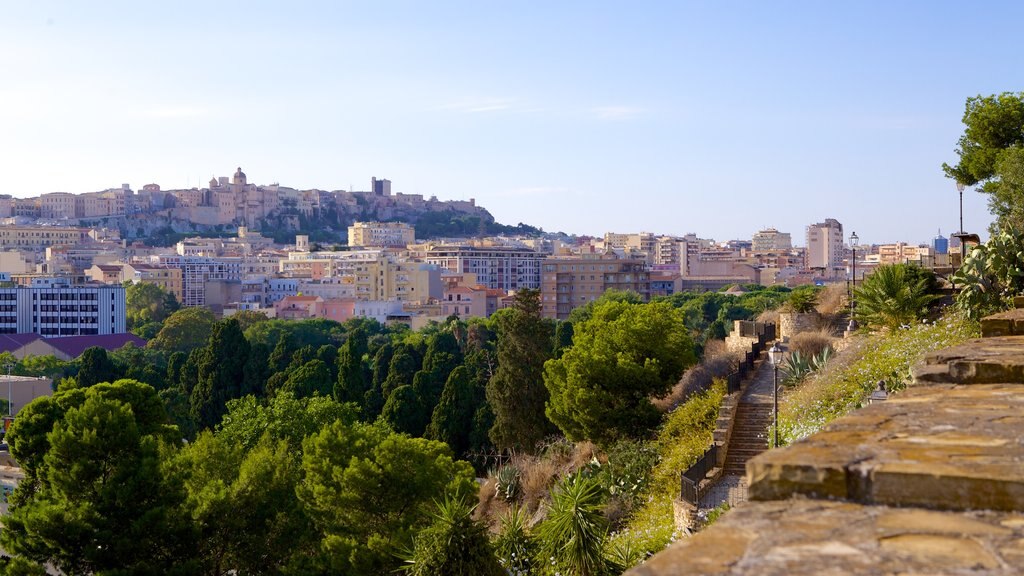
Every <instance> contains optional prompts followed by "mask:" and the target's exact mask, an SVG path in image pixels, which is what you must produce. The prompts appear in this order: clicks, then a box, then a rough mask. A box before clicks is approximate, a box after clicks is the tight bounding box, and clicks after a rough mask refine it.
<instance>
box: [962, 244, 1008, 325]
mask: <svg viewBox="0 0 1024 576" xmlns="http://www.w3.org/2000/svg"><path fill="white" fill-rule="evenodd" d="M951 280H952V281H953V282H954V283H955V284H956V285H957V286H960V287H961V289H960V293H959V294H957V297H956V305H957V308H959V309H960V310H961V311H962V312H964V313H965V314H967V315H968V316H969V317H970V318H973V319H978V318H982V317H984V316H986V315H988V314H991V313H993V312H998V311H999V310H1004V309H1006V308H1008V307H1009V304H1010V300H1011V297H1013V296H1016V295H1019V294H1021V293H1022V292H1024V233H1019V232H1017V231H1014V230H1003V231H1001V232H1000V233H999V234H995V235H993V236H992V237H991V238H989V241H988V243H986V244H983V245H981V246H976V247H975V248H974V249H973V250H971V253H970V255H969V256H968V257H967V258H966V259H965V260H964V263H963V265H962V266H961V267H960V269H959V270H957V272H956V274H954V275H953V277H952V278H951Z"/></svg>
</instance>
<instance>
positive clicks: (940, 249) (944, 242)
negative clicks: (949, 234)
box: [932, 230, 949, 254]
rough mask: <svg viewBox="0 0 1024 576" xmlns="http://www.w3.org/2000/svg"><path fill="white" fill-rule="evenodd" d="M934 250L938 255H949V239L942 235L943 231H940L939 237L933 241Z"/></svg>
mask: <svg viewBox="0 0 1024 576" xmlns="http://www.w3.org/2000/svg"><path fill="white" fill-rule="evenodd" d="M932 249H934V250H935V253H936V254H949V238H946V237H945V236H943V235H942V230H939V234H938V236H936V237H935V239H934V240H932Z"/></svg>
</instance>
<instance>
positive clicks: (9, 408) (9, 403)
mask: <svg viewBox="0 0 1024 576" xmlns="http://www.w3.org/2000/svg"><path fill="white" fill-rule="evenodd" d="M4 368H7V417H8V418H10V417H11V415H13V414H14V411H13V405H14V402H13V400H14V396H13V395H12V394H11V368H14V364H11V363H10V362H8V363H7V364H5V365H4Z"/></svg>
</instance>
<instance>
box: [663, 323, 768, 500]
mask: <svg viewBox="0 0 1024 576" xmlns="http://www.w3.org/2000/svg"><path fill="white" fill-rule="evenodd" d="M774 339H775V324H773V323H767V324H762V325H760V326H759V327H758V332H757V342H753V343H751V344H750V352H746V353H744V354H743V360H740V362H739V365H737V366H736V371H735V372H731V373H730V374H729V375H728V376H726V377H725V379H726V392H727V393H729V394H732V393H733V392H739V391H740V388H742V385H743V380H744V379H745V378H746V377H747V374H748V373H750V372H752V371H753V370H754V365H755V364H754V363H755V362H756V361H757V359H758V358H759V357H760V356H761V352H763V351H764V349H765V348H766V347H767V346H768V342H771V341H772V340H774ZM717 458H718V447H717V446H715V445H714V444H711V447H710V448H708V449H707V451H705V452H704V455H703V456H701V457H700V458H699V459H698V460H697V462H696V463H695V464H694V465H693V466H690V467H689V468H688V469H686V470H685V471H683V472H682V473H681V474H680V489H679V497H680V498H681V499H682V500H683V501H684V502H689V503H690V504H696V503H697V500H698V499H699V498H700V494H699V493H698V489H697V488H698V486H699V485H700V482H701V480H703V479H704V477H705V476H707V474H708V472H710V471H711V469H712V468H714V467H715V464H716V463H717V461H718V460H717Z"/></svg>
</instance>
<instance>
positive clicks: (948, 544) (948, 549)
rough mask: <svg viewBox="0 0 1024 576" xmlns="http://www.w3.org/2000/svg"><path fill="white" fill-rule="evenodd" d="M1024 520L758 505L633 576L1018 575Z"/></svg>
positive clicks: (1023, 562)
mask: <svg viewBox="0 0 1024 576" xmlns="http://www.w3.org/2000/svg"><path fill="white" fill-rule="evenodd" d="M1022 569H1024V517H1022V516H1020V515H1016V514H1006V513H997V512H980V511H979V512H935V511H929V510H915V509H901V508H890V507H885V506H862V505H857V504H850V503H843V502H823V501H815V500H788V501H782V502H751V503H747V504H744V505H741V506H739V507H737V508H735V509H733V510H731V511H730V512H728V513H727V514H726V515H725V516H723V517H722V518H721V519H720V520H719V521H718V522H717V523H715V524H714V525H713V526H711V527H710V528H708V529H707V530H705V531H703V532H701V533H699V534H697V535H695V536H693V537H691V538H686V539H683V540H680V541H679V542H676V543H675V544H673V545H672V546H671V547H669V548H668V549H667V550H666V551H664V552H662V553H660V554H658V555H656V556H654V557H653V558H651V559H650V560H648V561H647V562H646V563H645V564H643V565H641V566H638V567H636V568H634V569H633V570H631V571H629V572H627V573H626V574H627V575H628V576H668V575H676V574H704V575H710V574H723V575H724V574H758V575H766V576H772V575H780V576H781V575H820V574H865V575H867V574H967V573H970V574H978V573H983V574H992V575H1004V574H1019V573H1020V572H1021V570H1022Z"/></svg>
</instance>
